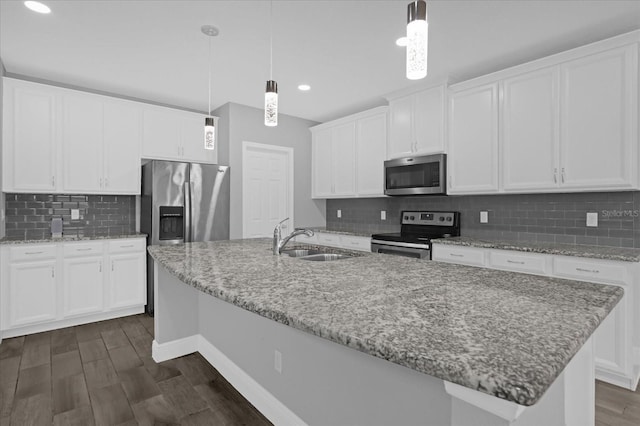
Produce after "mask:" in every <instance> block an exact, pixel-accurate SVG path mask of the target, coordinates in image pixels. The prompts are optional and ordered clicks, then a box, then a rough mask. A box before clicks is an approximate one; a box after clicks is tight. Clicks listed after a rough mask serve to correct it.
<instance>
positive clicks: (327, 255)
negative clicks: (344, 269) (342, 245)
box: [300, 253, 353, 262]
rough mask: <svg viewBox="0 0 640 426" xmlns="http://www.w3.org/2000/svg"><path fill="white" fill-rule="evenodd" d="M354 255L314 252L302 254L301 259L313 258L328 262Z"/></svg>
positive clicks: (313, 259)
mask: <svg viewBox="0 0 640 426" xmlns="http://www.w3.org/2000/svg"><path fill="white" fill-rule="evenodd" d="M352 257H353V256H349V255H347V254H335V253H319V254H312V255H310V256H302V257H300V260H311V261H314V262H327V261H330V260H340V259H350V258H352Z"/></svg>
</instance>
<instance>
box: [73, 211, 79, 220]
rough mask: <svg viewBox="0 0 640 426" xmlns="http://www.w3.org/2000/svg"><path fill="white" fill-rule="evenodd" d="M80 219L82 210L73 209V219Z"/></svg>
mask: <svg viewBox="0 0 640 426" xmlns="http://www.w3.org/2000/svg"><path fill="white" fill-rule="evenodd" d="M78 219H80V210H79V209H71V220H78Z"/></svg>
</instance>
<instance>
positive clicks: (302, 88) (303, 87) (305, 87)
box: [298, 84, 311, 92]
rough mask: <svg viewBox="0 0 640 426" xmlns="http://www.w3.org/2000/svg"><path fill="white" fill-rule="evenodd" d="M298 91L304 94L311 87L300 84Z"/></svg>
mask: <svg viewBox="0 0 640 426" xmlns="http://www.w3.org/2000/svg"><path fill="white" fill-rule="evenodd" d="M298 90H302V91H303V92H306V91H308V90H311V86H309V85H308V84H301V85H299V86H298Z"/></svg>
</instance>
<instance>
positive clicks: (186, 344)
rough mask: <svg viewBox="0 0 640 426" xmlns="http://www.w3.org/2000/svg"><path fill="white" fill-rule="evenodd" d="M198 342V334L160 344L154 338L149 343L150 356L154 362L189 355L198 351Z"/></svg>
mask: <svg viewBox="0 0 640 426" xmlns="http://www.w3.org/2000/svg"><path fill="white" fill-rule="evenodd" d="M199 342H200V335H199V334H196V335H193V336H189V337H185V338H182V339H178V340H173V341H171V342H167V343H162V344H161V343H158V342H156V341H155V340H154V341H153V344H152V345H151V357H152V358H153V360H154V361H155V362H163V361H167V360H170V359H174V358H178V357H181V356H184V355H189V354H192V353H194V352H198V346H199Z"/></svg>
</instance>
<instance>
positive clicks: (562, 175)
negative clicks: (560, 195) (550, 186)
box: [561, 167, 564, 183]
mask: <svg viewBox="0 0 640 426" xmlns="http://www.w3.org/2000/svg"><path fill="white" fill-rule="evenodd" d="M561 177H562V183H564V167H563V168H562V174H561Z"/></svg>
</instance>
